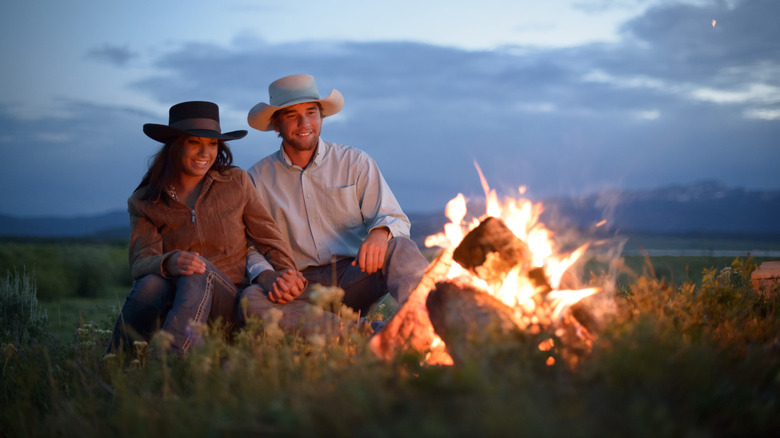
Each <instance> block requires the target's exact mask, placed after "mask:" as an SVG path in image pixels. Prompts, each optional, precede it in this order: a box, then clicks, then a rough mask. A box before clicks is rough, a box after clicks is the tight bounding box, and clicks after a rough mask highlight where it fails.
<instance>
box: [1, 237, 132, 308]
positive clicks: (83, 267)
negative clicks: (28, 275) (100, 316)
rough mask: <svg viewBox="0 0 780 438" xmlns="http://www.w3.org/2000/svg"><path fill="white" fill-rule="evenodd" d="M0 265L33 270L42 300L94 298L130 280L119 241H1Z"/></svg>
mask: <svg viewBox="0 0 780 438" xmlns="http://www.w3.org/2000/svg"><path fill="white" fill-rule="evenodd" d="M0 268H2V269H19V270H27V271H29V272H32V273H34V275H35V278H36V280H37V285H38V297H39V298H40V299H41V300H43V301H53V300H57V299H62V298H73V297H85V298H95V297H100V296H105V294H106V292H107V291H108V290H110V289H111V288H112V287H113V286H118V285H121V286H129V285H131V284H132V278H131V275H130V267H129V266H128V263H127V247H126V245H125V244H121V245H120V244H118V243H117V244H108V243H96V242H82V243H79V242H77V241H65V242H61V243H58V242H54V243H46V242H43V243H42V242H37V241H34V242H18V241H12V242H2V243H0Z"/></svg>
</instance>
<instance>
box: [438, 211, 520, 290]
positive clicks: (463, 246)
mask: <svg viewBox="0 0 780 438" xmlns="http://www.w3.org/2000/svg"><path fill="white" fill-rule="evenodd" d="M530 257H531V251H530V250H529V249H528V245H526V244H525V242H523V241H522V240H520V239H518V238H517V236H515V234H514V233H513V232H512V230H510V229H509V227H507V226H506V224H504V221H502V220H501V219H496V218H494V217H488V218H486V219H485V220H483V221H482V222H480V224H479V226H477V227H476V228H474V229H473V230H471V231H470V232H469V233H468V234H467V235H466V236H465V237H464V238H463V240H462V241H461V242H460V245H458V247H457V248H455V252H454V253H453V254H452V258H453V260H455V261H456V262H458V264H460V265H461V266H463V267H464V268H465V269H468V270H469V271H471V272H473V273H474V274H475V275H476V276H477V277H480V278H482V279H483V280H485V281H487V282H488V283H493V282H495V281H503V277H504V276H505V275H506V274H507V272H509V271H510V270H511V269H512V268H513V267H515V266H516V265H518V264H520V263H522V264H524V265H527V264H528V259H529V258H530Z"/></svg>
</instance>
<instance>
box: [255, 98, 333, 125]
mask: <svg viewBox="0 0 780 438" xmlns="http://www.w3.org/2000/svg"><path fill="white" fill-rule="evenodd" d="M305 102H318V103H319V104H320V107H321V108H322V117H328V116H332V115H334V114H336V113H338V112H339V111H341V109H342V108H344V96H342V95H341V92H339V90H336V89H333V90H331V92H330V94H329V95H328V97H326V98H324V99H317V100H311V99H300V100H293V101H292V102H289V103H287V104H285V105H282V106H273V105H269V104H267V103H264V102H260V103H258V104H257V105H255V106H254V107H252V109H251V110H249V115H248V116H247V122H249V126H251V127H253V128H255V129H257V130H258V131H273V130H274V125H273V123H271V117H272V116H273V115H274V113H275V112H277V111H279V110H280V109H282V108H287V107H288V106H292V105H297V104H299V103H305Z"/></svg>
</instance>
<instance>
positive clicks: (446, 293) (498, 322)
mask: <svg viewBox="0 0 780 438" xmlns="http://www.w3.org/2000/svg"><path fill="white" fill-rule="evenodd" d="M426 307H427V309H428V316H429V317H430V320H431V323H432V324H433V328H434V330H435V331H436V334H437V335H439V336H440V337H441V339H442V340H443V341H444V342H445V344H446V346H447V352H448V353H449V354H450V356H452V359H453V362H454V363H455V364H458V363H463V362H464V361H465V360H467V359H468V358H469V357H472V358H473V357H481V356H482V357H484V356H485V350H486V347H490V346H493V345H496V344H498V343H501V341H502V340H505V339H514V338H516V337H518V336H520V335H521V331H520V328H519V327H518V325H517V323H516V322H515V319H514V316H513V312H512V309H510V308H509V307H508V306H507V305H506V304H504V303H502V302H501V300H498V299H496V298H494V297H493V296H491V295H489V294H487V293H485V292H484V291H481V290H478V289H476V288H474V287H472V286H470V285H468V284H463V285H457V284H455V283H454V282H451V281H442V282H439V283H436V287H435V288H434V289H433V290H432V291H431V292H430V294H428V298H427V300H426Z"/></svg>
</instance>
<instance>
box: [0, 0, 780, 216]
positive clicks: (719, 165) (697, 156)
mask: <svg viewBox="0 0 780 438" xmlns="http://www.w3.org/2000/svg"><path fill="white" fill-rule="evenodd" d="M591 5H593V4H591ZM702 5H703V6H702ZM702 5H698V6H697V5H695V4H694V5H690V4H689V5H685V4H682V5H681V4H677V3H663V4H662V5H661V6H657V7H655V8H651V9H649V10H647V11H646V13H644V14H643V15H641V16H638V17H636V18H634V19H632V20H631V21H628V22H627V23H625V25H624V26H623V27H622V28H621V37H622V39H620V40H619V41H617V42H614V43H598V44H587V45H582V46H578V47H566V48H554V49H549V48H547V49H542V48H530V47H523V48H518V47H509V46H507V47H504V48H501V49H497V50H462V49H458V48H453V47H442V46H436V45H431V44H421V43H412V42H392V41H391V42H339V41H303V42H294V43H278V44H277V43H270V42H268V41H265V40H264V39H262V38H260V37H253V36H252V35H250V34H247V33H246V32H243V33H241V34H240V35H239V36H238V37H237V38H236V39H235V40H233V42H232V43H230V44H208V43H202V42H201V43H194V42H191V43H184V44H179V45H169V46H166V47H165V51H164V52H162V53H160V52H155V53H154V54H152V55H149V54H144V57H145V59H146V57H148V56H152V62H151V67H152V68H153V71H154V72H155V73H151V74H146V75H145V76H143V77H141V78H140V79H137V80H135V81H133V82H132V83H131V84H129V87H130V89H132V90H133V92H134V93H137V94H138V95H139V96H144V97H145V98H147V99H152V100H153V101H154V102H156V103H157V104H158V105H159V107H160V108H167V107H168V106H170V105H172V104H174V103H176V102H180V101H184V100H195V99H203V100H212V101H214V102H217V103H218V104H219V105H220V109H221V110H222V125H223V126H224V127H225V128H226V129H231V130H232V129H245V128H247V126H246V113H247V111H248V110H249V108H251V107H252V106H253V105H255V104H256V103H258V102H260V101H267V97H268V96H267V86H268V84H269V83H270V82H271V81H273V80H274V79H277V78H279V77H281V76H284V75H288V74H293V73H303V72H306V73H311V74H313V75H314V76H315V77H316V78H317V82H318V85H319V86H320V91H321V93H322V94H327V93H329V92H330V89H331V88H337V89H339V90H340V91H341V92H342V93H343V94H344V96H345V102H346V105H345V108H344V110H343V111H342V113H341V114H339V115H337V116H334V117H332V118H329V119H326V121H325V123H324V127H323V137H324V138H325V139H327V140H330V141H335V142H339V143H344V144H350V145H353V146H355V147H359V148H361V149H364V150H366V151H367V152H369V153H370V154H371V155H372V156H373V157H374V158H375V159H376V160H377V162H378V163H379V165H380V168H381V169H382V171H383V173H384V175H385V178H386V179H387V180H388V182H389V183H390V185H391V187H392V188H393V190H394V192H395V193H396V196H397V197H398V198H399V200H400V201H401V204H402V205H403V206H404V207H405V209H407V210H408V211H430V210H439V209H441V208H443V206H444V205H445V204H446V202H447V201H448V200H449V199H450V198H452V197H454V196H455V195H456V194H457V193H458V192H463V193H465V194H467V195H468V196H479V195H481V193H482V188H481V186H480V184H479V178H478V176H477V173H476V170H475V169H474V162H475V161H476V162H477V163H478V164H479V166H480V167H481V168H482V170H483V172H484V174H485V175H486V177H487V180H488V183H489V184H490V185H491V186H493V187H495V188H498V189H499V191H500V192H502V193H507V194H508V193H512V194H514V193H516V190H517V187H518V186H520V185H525V186H527V187H528V195H529V196H531V197H542V196H551V195H561V194H562V195H566V194H582V193H589V192H593V191H598V190H601V189H604V188H648V187H655V186H659V185H666V184H669V183H689V182H694V181H697V180H701V179H718V180H721V181H723V182H724V183H726V184H730V185H742V186H746V187H762V188H767V187H770V188H780V181H779V180H778V178H777V176H776V169H775V167H776V164H775V163H777V162H779V161H780V149H778V148H777V147H776V139H777V138H780V125H779V124H778V123H777V120H778V118H780V116H778V114H780V102H779V101H780V98H778V90H780V84H778V81H780V75H779V74H778V73H779V72H780V71H779V70H780V68H779V65H778V63H780V43H778V41H780V38H779V37H780V35H779V34H780V30H778V27H777V26H776V25H775V24H774V23H772V19H770V18H772V17H777V16H778V12H780V3H778V2H775V1H768V0H751V1H742V2H734V3H725V2H714V3H702ZM596 6H604V7H611V8H615V7H620V6H621V3H614V2H610V1H605V2H602V3H598V4H597V5H596ZM713 18H717V20H718V24H717V26H716V27H714V28H713V27H712V25H711V20H712V19H713ZM156 50H158V51H159V50H160V48H159V47H158V48H156ZM136 53H142V52H139V51H138V50H137V49H133V48H127V47H114V48H110V47H104V49H103V50H102V51H100V50H97V51H95V52H94V53H93V55H92V56H95V57H96V58H101V57H102V58H101V59H104V60H107V61H110V62H113V63H114V64H115V65H121V64H122V63H123V62H129V61H130V60H131V59H132V57H133V56H137V55H136ZM145 71H149V70H145ZM61 104H62V107H64V108H67V111H65V112H64V113H63V112H62V111H58V112H57V113H56V115H55V116H52V118H51V119H50V120H46V123H45V124H44V123H41V121H40V120H35V119H32V118H25V119H21V118H18V117H16V118H13V117H11V115H10V114H11V112H9V111H10V110H9V111H6V112H5V113H3V114H4V115H3V114H0V128H3V129H4V131H3V132H4V136H3V137H2V138H0V148H2V150H3V153H4V154H5V155H6V156H10V157H11V158H12V159H13V160H15V161H14V162H15V163H16V164H9V162H8V161H4V164H3V165H2V168H0V170H2V172H3V173H4V174H5V176H4V178H13V179H14V180H16V179H19V180H24V179H25V175H29V174H30V171H29V169H31V168H33V169H39V170H40V173H39V176H37V177H36V178H35V181H32V182H30V184H29V185H30V191H29V193H31V194H32V195H23V194H15V193H4V194H3V195H1V196H2V198H0V201H2V202H0V205H2V206H4V208H5V206H6V205H13V204H11V203H18V202H22V201H24V200H25V199H24V197H25V196H27V198H34V203H33V204H34V206H33V207H31V211H33V210H32V209H34V211H45V209H46V208H52V207H53V205H54V204H56V203H58V202H59V203H60V204H57V205H59V206H58V207H57V208H58V209H66V208H67V209H70V211H74V212H79V213H81V212H86V211H88V210H89V209H93V210H100V209H102V208H109V207H110V206H111V205H114V206H117V207H118V208H124V201H125V199H126V198H127V196H129V194H130V191H131V190H132V188H133V187H134V186H135V184H137V181H138V180H139V179H140V177H141V175H142V173H143V172H144V171H145V166H146V158H147V157H148V156H149V155H151V153H153V151H154V149H155V148H156V145H155V144H154V142H151V141H150V140H149V139H148V138H146V137H145V136H143V134H142V133H141V125H142V124H143V123H147V122H151V121H157V122H159V123H164V122H165V121H164V120H160V119H161V118H164V117H165V114H151V113H149V112H148V111H143V110H140V109H137V108H125V107H112V106H110V105H97V104H95V103H91V102H89V101H87V100H79V101H72V100H69V101H64V102H61ZM33 132H35V135H31V134H30V133H33ZM14 139H15V140H14ZM12 144H13V146H12ZM22 144H24V148H27V149H26V150H27V152H28V154H27V155H25V154H24V153H23V152H22V151H23V149H22V146H21V145H22ZM278 146H279V140H278V138H277V137H276V136H274V135H273V134H269V133H260V132H257V131H253V130H250V134H249V135H248V137H247V138H246V139H244V140H241V141H238V142H234V144H232V145H231V147H232V148H233V151H234V155H235V156H236V163H237V164H238V165H239V166H241V167H244V168H247V167H249V166H250V165H251V164H253V163H254V162H255V161H256V160H258V159H260V158H261V157H262V156H264V155H267V154H269V153H271V152H273V151H275V150H276V149H277V148H278ZM30 150H35V151H36V152H37V155H36V156H37V158H36V159H34V160H33V159H31V158H30V156H29V151H30ZM52 199H53V200H54V201H52ZM27 200H28V201H29V199H27ZM90 203H92V204H90ZM54 211H56V210H54Z"/></svg>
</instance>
